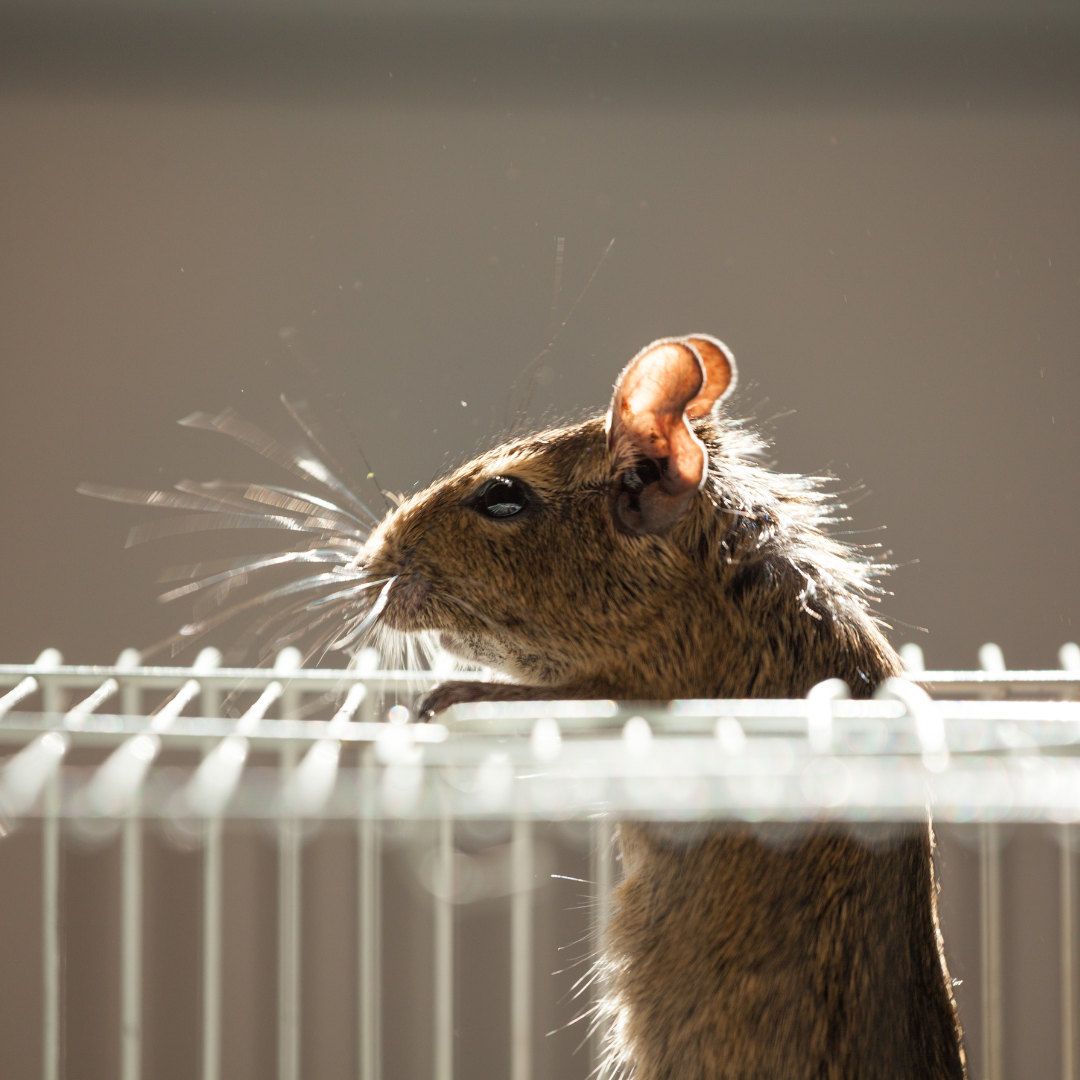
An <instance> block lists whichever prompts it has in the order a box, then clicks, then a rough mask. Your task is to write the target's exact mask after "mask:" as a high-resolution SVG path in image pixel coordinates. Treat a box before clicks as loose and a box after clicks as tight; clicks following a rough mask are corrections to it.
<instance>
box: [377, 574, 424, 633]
mask: <svg viewBox="0 0 1080 1080" xmlns="http://www.w3.org/2000/svg"><path fill="white" fill-rule="evenodd" d="M431 591H432V590H431V582H430V581H428V580H427V578H426V577H424V575H423V574H421V573H419V572H418V571H416V570H408V571H406V572H405V573H402V574H399V575H398V577H397V580H396V581H395V582H394V584H393V585H392V586H391V587H390V593H389V596H388V598H387V604H386V609H385V611H384V612H383V621H384V622H385V623H387V624H388V625H389V626H392V627H393V628H394V629H396V630H406V631H408V630H422V629H426V627H424V626H422V625H419V622H418V620H420V618H421V615H422V613H423V611H424V608H425V606H426V604H427V602H428V599H429V598H430V596H431Z"/></svg>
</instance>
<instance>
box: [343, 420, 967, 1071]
mask: <svg viewBox="0 0 1080 1080" xmlns="http://www.w3.org/2000/svg"><path fill="white" fill-rule="evenodd" d="M693 431H694V433H695V435H696V436H697V437H698V439H700V440H701V442H702V443H703V444H704V446H705V447H706V449H707V451H708V469H709V472H708V476H707V479H706V482H705V483H704V485H703V486H702V488H701V490H700V491H695V492H694V494H693V497H692V499H691V500H690V502H689V505H688V507H687V509H686V511H685V512H684V513H682V515H681V517H679V518H678V520H677V521H676V522H675V524H674V525H673V526H672V527H670V528H669V529H667V531H664V532H662V533H660V534H656V535H651V534H646V535H642V534H639V533H635V532H632V531H629V530H627V529H626V528H623V527H620V524H619V519H618V517H617V515H616V514H615V513H614V507H615V503H616V500H617V499H618V498H620V497H625V494H624V491H625V489H620V480H621V476H622V473H623V470H624V469H626V468H627V466H628V462H627V460H626V459H625V454H624V453H622V452H621V451H620V449H619V448H618V447H616V448H615V450H614V451H613V452H609V450H608V445H607V439H606V437H605V429H604V421H603V419H602V418H596V419H591V420H587V421H585V422H583V423H580V424H575V425H572V426H568V427H563V428H557V429H554V430H550V431H544V432H541V433H539V434H535V435H530V436H528V437H525V438H520V439H517V440H514V441H512V442H508V443H506V444H504V445H502V446H499V447H497V448H495V449H494V450H491V451H489V452H488V453H486V454H483V455H482V456H480V457H478V458H476V459H475V460H473V461H471V462H469V463H468V464H466V465H464V466H463V467H461V468H460V469H458V470H457V471H456V472H454V473H453V474H452V475H450V476H449V477H447V478H446V479H444V480H441V481H439V482H437V483H435V484H433V485H432V486H431V487H430V488H428V489H427V490H426V491H423V492H421V493H420V494H418V495H416V496H414V497H413V498H411V499H409V500H408V501H406V502H405V503H404V504H403V505H402V506H401V508H400V509H399V510H398V511H396V512H395V513H394V514H392V515H391V516H389V517H388V518H387V519H386V520H385V521H384V522H383V524H382V525H381V526H380V527H379V528H378V529H377V530H376V532H375V533H374V534H373V536H372V538H371V540H370V541H369V542H368V544H367V545H366V546H365V548H364V551H363V552H362V554H361V556H360V559H359V564H360V565H362V566H363V567H364V568H365V569H366V570H367V571H368V572H369V573H370V574H372V575H373V576H374V577H377V578H382V577H391V576H396V580H395V581H394V583H393V585H392V586H391V587H390V590H389V592H388V594H387V603H386V607H385V609H384V610H383V612H382V615H381V618H380V627H381V632H383V633H390V634H407V635H408V634H414V633H419V632H434V633H436V634H437V635H439V637H440V639H441V643H442V645H443V647H444V648H446V649H448V650H449V651H451V652H453V653H455V654H456V655H457V656H459V657H461V658H463V659H465V660H468V661H471V662H475V663H480V664H486V665H490V666H491V667H493V668H494V669H495V670H496V671H497V672H499V673H500V674H501V675H502V676H503V677H504V678H506V679H507V680H509V681H508V682H504V683H449V684H446V685H445V686H443V687H440V688H437V689H436V690H435V691H434V692H433V694H432V695H431V696H430V697H429V698H428V699H427V702H426V705H425V707H426V708H428V709H430V710H433V711H438V710H439V709H442V708H445V707H446V706H447V705H450V704H453V703H455V702H459V701H470V700H480V699H486V700H504V699H510V698H516V699H553V698H563V697H615V698H621V699H637V700H648V699H659V700H667V699H671V698H677V697H721V698H740V697H799V696H802V695H804V694H805V693H806V692H807V690H808V689H809V688H810V687H811V686H813V685H814V684H815V683H817V682H819V681H820V680H822V679H825V678H831V677H839V678H842V679H844V680H845V681H846V682H847V683H848V684H849V685H850V686H851V688H852V691H853V693H854V694H855V695H856V696H867V695H869V694H870V693H872V691H873V689H874V687H875V686H876V685H877V684H878V683H879V682H881V680H883V679H884V678H886V677H888V676H891V675H895V674H897V673H898V672H899V670H900V668H899V663H898V660H897V657H896V655H895V653H894V652H893V651H892V649H891V648H890V647H889V645H888V644H887V642H886V641H885V638H884V636H883V635H882V633H881V632H880V630H879V629H878V627H877V625H876V623H875V621H874V619H873V618H872V617H871V616H870V614H869V613H868V608H867V600H868V597H870V596H872V594H873V593H874V591H875V586H874V584H873V580H874V567H873V566H872V565H871V564H870V563H869V562H868V561H867V560H866V559H864V558H862V557H861V556H859V555H857V554H856V553H854V552H852V551H851V550H850V549H848V548H846V547H845V546H843V545H841V544H839V543H838V542H836V541H835V540H833V539H831V538H829V536H828V535H827V534H826V532H825V531H824V525H825V524H826V523H827V521H828V517H827V515H828V513H829V512H830V510H829V504H828V501H827V499H826V498H825V496H823V495H822V493H821V492H820V490H819V487H818V485H817V484H816V483H815V482H814V481H811V480H808V479H806V478H803V477H798V476H786V475H780V474H776V473H773V472H771V471H769V470H767V469H765V468H763V467H762V466H760V465H759V464H757V463H756V462H755V460H754V459H755V457H756V456H757V455H758V453H759V451H760V449H761V446H762V444H761V443H760V441H759V440H758V439H757V437H756V436H754V435H752V434H750V433H749V432H748V431H747V430H746V429H745V428H744V427H743V426H742V425H741V424H739V423H737V422H734V421H731V420H727V419H724V418H723V417H722V416H720V417H717V416H710V417H707V418H705V419H702V420H696V421H694V423H693ZM631 464H632V463H631ZM498 475H502V476H512V477H516V478H518V479H520V480H522V481H524V482H525V483H527V484H528V485H529V486H530V487H531V489H532V492H533V493H534V495H535V499H534V501H533V502H532V503H530V506H529V508H528V509H527V510H526V511H525V512H523V513H521V514H519V515H517V516H514V517H512V518H509V519H507V520H490V519H488V518H485V517H483V516H481V514H479V513H477V511H476V510H475V509H474V508H473V506H472V505H471V504H470V499H472V498H473V496H474V494H475V493H476V492H477V490H478V489H479V488H480V486H481V485H482V483H483V482H484V481H485V480H487V479H489V478H491V477H493V476H498ZM620 492H623V494H622V495H620ZM620 841H621V845H622V851H623V860H624V864H623V865H624V873H625V876H624V880H623V882H622V884H621V885H620V887H619V888H618V890H617V892H616V894H615V897H614V909H613V911H614V913H613V917H612V920H611V924H610V931H609V935H608V940H607V945H606V950H605V955H604V957H603V961H602V964H603V968H604V970H605V971H606V972H607V974H608V979H609V982H608V985H609V987H610V994H609V998H608V1001H607V1008H608V1011H609V1012H610V1014H611V1017H612V1020H613V1024H612V1029H611V1030H612V1052H613V1057H614V1058H615V1060H616V1061H617V1062H619V1063H621V1064H622V1065H624V1066H626V1067H628V1068H629V1070H630V1072H631V1074H632V1075H633V1077H634V1078H635V1080H675V1078H678V1080H720V1078H724V1080H727V1078H732V1080H734V1078H738V1080H751V1078H765V1077H770V1078H783V1080H804V1078H805V1080H811V1078H813V1080H826V1078H828V1080H840V1078H846V1080H856V1078H858V1080H869V1078H876V1077H880V1078H882V1080H886V1078H888V1080H907V1078H911V1080H914V1078H919V1080H923V1078H925V1080H930V1078H934V1080H938V1078H940V1080H945V1078H949V1080H956V1078H960V1077H962V1076H963V1074H964V1066H963V1052H962V1050H961V1047H960V1033H959V1027H958V1023H957V1018H956V1011H955V1005H954V1003H953V999H952V993H951V987H950V982H949V978H948V972H947V970H946V968H945V964H944V959H943V955H942V952H941V943H940V935H939V933H938V930H937V923H936V907H935V904H936V899H935V886H934V882H933V866H932V834H931V833H930V831H929V830H928V829H926V828H922V829H921V830H919V831H917V832H915V833H907V834H905V835H903V836H902V837H901V838H899V839H896V840H894V841H893V842H891V843H881V844H877V845H873V844H866V843H862V842H859V841H858V840H856V839H855V838H853V837H852V836H850V835H849V834H847V833H846V832H843V831H839V830H836V829H833V828H825V827H814V826H809V827H805V828H803V830H802V831H801V832H797V833H796V835H795V837H794V839H793V840H792V841H791V842H789V843H788V844H786V845H781V846H777V845H775V844H769V843H766V842H763V840H762V839H761V836H760V835H759V834H758V833H755V832H754V831H752V830H751V829H750V827H748V826H730V827H718V828H716V829H714V830H711V831H709V832H708V833H707V834H706V835H705V837H704V839H702V838H700V837H699V838H698V839H697V840H696V841H693V842H680V841H679V840H678V838H677V837H676V838H673V837H672V835H671V833H670V831H669V830H665V829H664V828H663V827H661V826H654V825H648V824H644V823H623V825H622V826H621V835H620Z"/></svg>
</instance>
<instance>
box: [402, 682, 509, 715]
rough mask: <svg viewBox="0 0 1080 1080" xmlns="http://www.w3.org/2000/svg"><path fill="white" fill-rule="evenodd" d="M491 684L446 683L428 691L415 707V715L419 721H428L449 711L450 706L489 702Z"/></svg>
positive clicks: (490, 698)
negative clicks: (470, 702)
mask: <svg viewBox="0 0 1080 1080" xmlns="http://www.w3.org/2000/svg"><path fill="white" fill-rule="evenodd" d="M491 689H492V684H491V683H482V682H448V683H442V684H441V685H439V686H436V687H435V689H434V690H430V691H428V693H426V694H425V695H424V696H423V697H421V698H420V700H419V701H418V702H417V705H416V715H417V718H418V719H420V720H430V719H431V718H432V717H433V716H434V715H435V714H436V713H440V712H442V711H443V709H449V708H450V706H451V705H461V704H463V703H465V702H467V701H491V700H492V695H491V694H490V691H491Z"/></svg>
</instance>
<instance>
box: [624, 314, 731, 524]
mask: <svg viewBox="0 0 1080 1080" xmlns="http://www.w3.org/2000/svg"><path fill="white" fill-rule="evenodd" d="M734 386H735V358H734V356H732V355H731V352H730V350H729V349H728V348H727V346H726V345H724V344H722V343H721V342H719V341H717V340H716V339H715V338H713V337H709V336H708V335H706V334H693V335H688V336H687V337H680V338H661V339H660V340H659V341H654V342H653V343H652V344H651V345H649V346H647V347H646V348H644V349H642V350H641V352H639V353H638V354H637V356H635V357H634V359H633V360H631V361H630V363H629V364H627V365H626V367H625V368H624V369H623V371H622V374H621V375H620V376H619V379H618V381H617V382H616V383H615V393H614V395H613V396H612V399H611V409H610V411H609V412H608V418H607V444H608V453H609V454H610V455H611V460H612V466H613V471H614V472H615V474H616V475H617V476H618V477H619V481H620V485H621V486H620V490H619V491H618V492H617V494H616V499H615V513H616V515H617V517H618V520H619V522H620V524H621V525H622V526H624V527H625V528H628V529H630V530H631V531H633V532H642V533H662V532H666V531H667V530H668V529H669V528H671V526H672V525H674V524H675V522H676V521H677V520H678V519H679V517H680V516H681V515H682V513H683V512H684V511H685V509H686V508H687V506H689V504H690V500H691V499H692V498H693V496H694V494H695V492H697V491H699V490H700V489H701V487H702V486H703V485H704V483H705V477H706V474H707V472H708V455H707V453H706V450H705V446H704V444H703V443H702V442H701V440H700V439H699V438H698V437H697V436H696V435H695V434H694V432H693V430H692V429H691V427H690V424H689V422H688V421H689V420H691V419H696V418H698V417H700V416H705V415H706V414H707V413H709V412H710V411H711V410H712V409H713V408H714V407H715V406H716V404H717V403H718V402H719V401H722V400H723V398H725V397H726V396H727V395H728V394H729V393H730V392H731V390H732V389H733V388H734ZM647 462H651V463H652V465H651V466H650V465H647V464H645V463H647Z"/></svg>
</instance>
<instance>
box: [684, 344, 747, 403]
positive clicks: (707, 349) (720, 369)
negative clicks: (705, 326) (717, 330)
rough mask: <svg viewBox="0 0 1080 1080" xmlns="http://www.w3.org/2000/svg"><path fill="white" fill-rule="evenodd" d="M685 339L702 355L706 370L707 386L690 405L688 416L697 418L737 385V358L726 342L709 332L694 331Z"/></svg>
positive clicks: (701, 358) (700, 357) (699, 356)
mask: <svg viewBox="0 0 1080 1080" xmlns="http://www.w3.org/2000/svg"><path fill="white" fill-rule="evenodd" d="M683 340H684V341H686V342H687V344H689V345H690V346H691V347H692V348H693V349H694V351H695V352H696V353H697V354H698V358H699V359H700V360H701V363H702V366H703V367H704V369H705V385H704V386H703V387H702V388H701V390H700V392H699V393H698V395H697V397H695V398H694V400H693V401H691V402H689V403H688V404H687V406H686V415H687V416H689V417H690V418H691V419H693V420H696V419H697V418H698V417H699V416H705V415H706V414H707V413H708V412H710V411H711V410H712V407H713V406H714V405H715V404H716V403H717V402H718V401H719V400H720V399H721V398H724V397H726V396H727V394H728V392H729V391H731V390H733V389H734V388H735V357H734V356H732V354H731V350H730V349H728V347H727V346H726V345H725V344H724V343H723V342H722V341H717V340H716V338H713V337H708V336H706V335H705V334H692V335H690V336H689V337H686V338H684V339H683Z"/></svg>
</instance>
